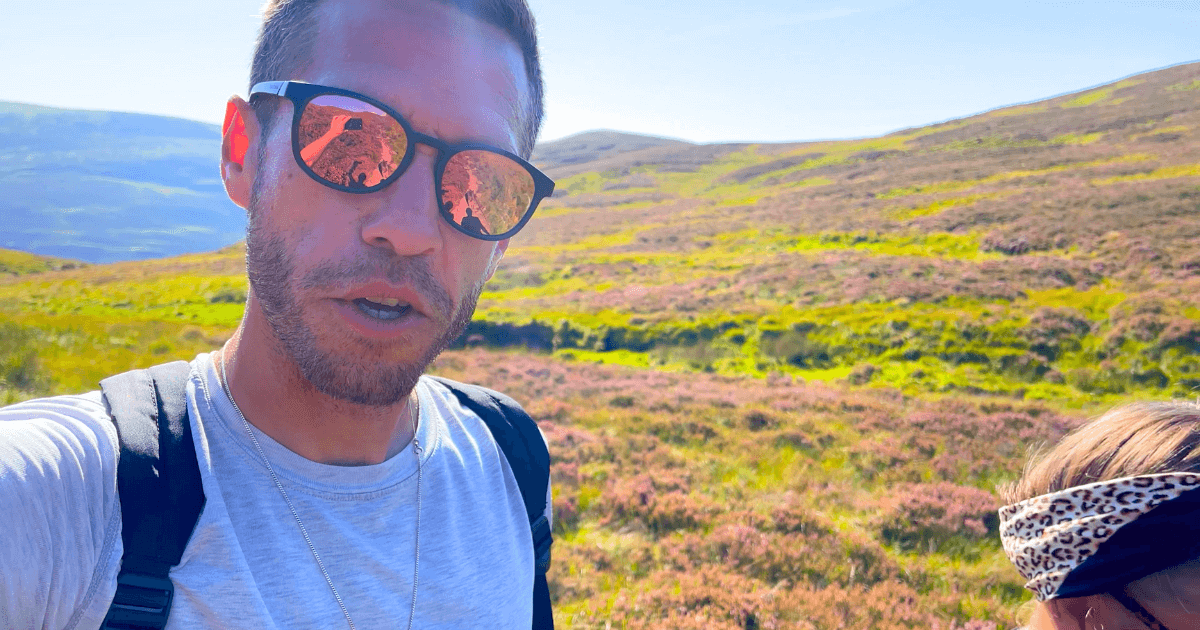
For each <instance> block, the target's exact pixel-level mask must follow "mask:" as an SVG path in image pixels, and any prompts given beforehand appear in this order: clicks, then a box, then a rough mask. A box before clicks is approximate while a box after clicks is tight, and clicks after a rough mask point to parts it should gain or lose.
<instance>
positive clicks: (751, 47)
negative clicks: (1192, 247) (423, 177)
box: [0, 0, 1200, 142]
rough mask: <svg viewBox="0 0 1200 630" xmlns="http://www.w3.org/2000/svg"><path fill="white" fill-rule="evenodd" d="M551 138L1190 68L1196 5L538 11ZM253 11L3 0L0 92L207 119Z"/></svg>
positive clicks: (224, 4) (139, 2) (915, 119)
mask: <svg viewBox="0 0 1200 630" xmlns="http://www.w3.org/2000/svg"><path fill="white" fill-rule="evenodd" d="M530 4H531V6H532V7H533V10H534V13H535V15H536V16H537V18H538V21H539V26H540V33H541V40H542V56H543V59H544V60H543V64H544V68H545V74H546V85H547V117H546V126H545V128H544V131H543V136H542V137H543V139H555V138H560V137H563V136H566V135H569V134H572V133H577V132H580V131H584V130H588V129H597V128H611V129H619V130H623V131H632V132H638V133H650V134H657V135H666V136H673V137H679V138H684V139H688V140H693V141H702V142H715V141H739V140H753V141H764V142H774V141H789V140H810V139H818V138H847V137H860V136H871V135H877V134H882V133H886V132H888V131H892V130H895V129H899V128H903V127H910V126H919V125H923V124H927V123H931V122H937V121H941V120H946V119H950V118H957V117H960V116H965V115H969V114H973V113H977V112H980V111H984V110H988V109H993V108H995V107H1000V106H1003V105H1008V104H1012V103H1018V102H1024V101H1030V100H1037V99H1040V98H1045V97H1049V96H1053V95H1056V94H1061V93H1064V92H1069V91H1074V90H1078V89H1082V88H1086V87H1089V86H1092V85H1097V84H1100V83H1105V82H1108V81H1111V80H1114V79H1118V78H1120V77H1123V76H1126V75H1129V74H1133V73H1137V72H1141V71H1145V70H1151V69H1155V68H1160V67H1163V66H1167V65H1173V64H1176V63H1182V62H1187V61H1193V60H1197V59H1200V35H1197V34H1198V33H1200V1H1165V0H1164V1H1153V0H1142V1H1139V0H1126V1H1123V2H1116V1H1113V2H1106V1H1104V0H1091V1H1075V2H1071V1H1057V2H1055V1H1041V2H1035V1H1023V0H1006V1H1003V2H974V1H970V2H967V1H944V2H926V1H916V0H912V1H908V0H864V1H861V2H855V1H849V2H823V1H814V2H805V1H800V0H792V1H779V0H747V1H744V2H741V3H732V2H729V1H728V0H721V1H717V0H691V1H669V2H666V1H659V2H645V1H642V0H639V1H626V0H612V1H597V0H587V1H585V0H530ZM260 6H261V3H260V2H258V1H257V0H253V1H248V0H204V1H203V2H200V1H197V0H191V1H185V2H169V1H163V0H155V1H154V2H150V1H148V0H125V1H123V2H121V3H65V2H47V1H46V0H5V17H4V19H3V20H0V58H2V59H4V60H5V62H4V65H3V72H0V78H2V80H0V100H11V101H22V102H32V103H39V104H46V105H54V106H59V107H73V108H85V109H111V110H121V111H137V112H148V113H155V114H166V115H172V116H180V117H184V118H192V119H197V120H204V121H208V122H219V121H220V117H221V115H222V113H223V111H224V108H223V103H224V100H225V98H226V97H228V95H229V94H231V93H233V92H242V93H244V92H245V89H246V86H245V81H246V74H247V68H248V65H249V59H250V53H251V49H252V44H253V39H254V35H255V32H256V29H257V22H258V12H259V8H260Z"/></svg>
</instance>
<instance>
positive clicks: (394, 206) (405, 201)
mask: <svg viewBox="0 0 1200 630" xmlns="http://www.w3.org/2000/svg"><path fill="white" fill-rule="evenodd" d="M421 148H422V147H419V146H418V149H417V155H416V156H415V157H414V158H413V161H412V163H411V164H409V165H408V169H407V170H405V172H404V173H403V174H402V175H400V178H399V179H397V180H396V181H394V182H392V184H391V185H390V186H387V187H386V188H384V189H383V190H380V191H378V192H375V193H372V194H370V195H366V196H367V197H376V196H377V197H378V200H377V202H376V205H375V207H374V208H372V213H371V214H370V215H369V216H368V217H367V218H366V219H365V220H364V222H363V224H362V239H363V241H364V242H365V243H366V244H367V245H370V246H372V247H379V248H384V249H387V250H389V253H392V254H394V255H397V256H421V255H423V254H429V253H433V252H435V251H437V250H438V249H440V248H441V246H442V232H441V229H440V226H439V225H438V221H440V219H439V218H438V205H437V204H438V202H439V201H440V199H439V195H438V194H437V191H436V190H435V186H434V181H433V165H434V159H435V158H434V157H433V156H432V155H430V153H434V152H432V151H429V152H427V151H422V150H421Z"/></svg>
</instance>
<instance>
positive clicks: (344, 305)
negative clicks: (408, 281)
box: [331, 282, 430, 341]
mask: <svg viewBox="0 0 1200 630" xmlns="http://www.w3.org/2000/svg"><path fill="white" fill-rule="evenodd" d="M372 297H375V298H380V297H382V298H393V299H396V300H399V301H400V302H402V303H404V304H407V305H408V306H409V311H408V312H407V313H405V314H404V315H402V316H400V317H399V318H397V319H394V320H390V321H383V320H378V319H375V318H373V317H368V316H367V315H366V314H365V313H363V312H362V311H360V310H358V307H357V306H355V305H354V300H357V299H359V298H372ZM331 301H332V302H333V304H334V306H335V308H336V310H337V311H338V313H339V314H340V315H341V316H342V318H343V319H344V320H345V321H346V323H347V324H349V325H350V328H351V329H353V330H354V331H355V332H356V333H358V334H359V335H361V336H363V337H366V338H368V339H375V340H379V341H385V340H391V339H395V338H397V337H403V336H407V335H411V334H414V333H415V332H417V330H416V329H417V328H419V327H421V326H423V325H427V324H429V323H430V319H429V317H428V316H427V315H426V312H427V307H426V305H425V301H424V299H422V297H421V295H420V294H419V293H417V292H416V291H415V290H413V289H410V288H407V287H396V286H393V285H390V284H387V283H385V282H373V283H370V284H364V285H358V286H355V287H354V288H352V289H350V290H349V291H347V292H346V293H344V294H343V295H341V296H337V297H334V298H333V299H332V300H331Z"/></svg>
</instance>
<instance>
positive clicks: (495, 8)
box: [250, 0, 545, 158]
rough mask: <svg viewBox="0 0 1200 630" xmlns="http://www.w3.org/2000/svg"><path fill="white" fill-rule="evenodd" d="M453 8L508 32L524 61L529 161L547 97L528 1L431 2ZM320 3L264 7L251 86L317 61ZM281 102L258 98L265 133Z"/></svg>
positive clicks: (278, 2)
mask: <svg viewBox="0 0 1200 630" xmlns="http://www.w3.org/2000/svg"><path fill="white" fill-rule="evenodd" d="M432 1H434V2H438V3H441V4H444V5H449V6H452V7H454V8H456V9H458V10H459V11H462V12H463V13H465V14H467V15H470V16H472V17H474V18H476V19H479V20H482V21H484V22H487V23H488V24H491V25H493V26H495V27H497V28H499V29H501V30H502V31H504V32H505V33H506V34H508V36H509V37H510V38H512V40H513V42H515V43H516V44H517V47H518V48H520V49H521V54H522V55H523V56H524V58H525V78H526V79H527V80H528V82H529V102H528V103H527V104H526V112H525V127H524V129H523V130H522V133H521V136H520V143H521V145H520V147H518V152H519V153H520V154H521V155H522V156H524V157H526V158H528V157H529V156H530V154H531V153H533V145H534V143H535V142H536V141H537V135H538V130H540V129H541V127H542V117H543V116H544V113H545V103H544V100H543V94H542V89H543V88H542V65H541V62H540V61H539V60H538V47H537V27H536V24H535V22H534V20H533V13H532V12H530V10H529V5H528V4H526V2H525V0H432ZM320 4H321V0H267V4H266V6H265V7H264V8H263V23H262V29H261V30H260V31H259V34H258V42H257V43H256V44H255V48H254V59H253V61H251V63H250V86H251V87H253V86H254V84H256V83H260V82H262V81H282V80H287V79H291V78H292V75H293V74H294V73H296V72H298V71H299V70H300V69H302V68H303V67H304V66H305V64H307V63H308V61H309V60H310V59H311V58H312V42H313V38H314V36H315V34H316V28H317V19H316V9H317V7H318V6H319V5H320ZM277 104H278V101H276V99H255V100H254V101H253V105H254V109H255V113H256V115H257V117H258V119H259V121H260V123H261V124H262V125H263V128H264V129H266V128H268V127H269V126H270V120H271V118H272V116H274V114H275V107H276V105H277Z"/></svg>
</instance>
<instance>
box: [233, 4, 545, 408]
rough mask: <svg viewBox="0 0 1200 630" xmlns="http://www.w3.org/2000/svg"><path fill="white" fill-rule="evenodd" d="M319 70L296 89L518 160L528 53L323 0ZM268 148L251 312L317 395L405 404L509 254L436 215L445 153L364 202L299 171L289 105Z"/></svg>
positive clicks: (465, 23)
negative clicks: (342, 95)
mask: <svg viewBox="0 0 1200 630" xmlns="http://www.w3.org/2000/svg"><path fill="white" fill-rule="evenodd" d="M317 18H318V23H319V27H318V36H317V37H316V39H315V43H314V46H313V55H312V57H313V58H312V61H311V63H310V64H309V65H308V67H306V68H304V69H302V70H301V71H299V72H298V73H297V76H291V77H272V78H274V79H278V80H285V79H298V80H303V81H308V82H310V83H317V84H321V85H328V86H333V87H340V88H345V89H349V90H353V91H356V92H359V93H361V94H365V95H368V96H371V97H374V98H376V99H378V100H381V101H383V102H384V103H387V104H388V105H390V106H391V107H393V108H394V109H395V110H396V111H398V112H399V113H400V114H401V115H403V116H404V117H406V118H407V119H408V120H409V122H410V123H412V125H413V127H414V128H415V129H416V130H417V131H420V132H424V133H427V134H429V135H432V136H435V137H438V138H440V139H442V140H445V141H448V142H464V141H477V142H484V143H487V144H491V145H494V146H499V147H503V148H506V149H508V150H510V151H513V152H516V150H517V147H518V137H519V132H520V129H521V127H520V125H521V112H522V111H523V109H522V104H523V103H525V102H526V100H527V97H528V93H527V89H528V88H527V85H526V82H525V78H524V76H525V74H524V62H523V59H522V56H521V52H520V50H519V49H518V48H517V46H516V45H515V44H514V43H512V41H511V40H510V39H509V38H508V37H507V36H506V35H505V34H504V33H503V32H502V31H500V30H499V29H496V28H494V27H492V26H490V25H488V24H486V23H483V22H481V21H478V20H476V19H474V18H472V17H469V16H467V15H464V14H462V13H459V12H458V11H457V10H456V9H453V8H451V7H446V6H443V5H440V4H436V3H433V2H427V1H426V0H413V1H412V2H397V1H395V0H327V1H326V2H325V3H324V4H323V5H322V6H321V7H320V8H319V9H318V10H317ZM280 102H281V106H280V108H279V111H278V113H277V114H276V117H275V119H274V122H273V124H272V125H271V127H270V130H269V132H268V134H267V135H266V136H264V137H263V138H262V140H261V141H262V142H263V143H264V147H263V148H264V152H263V153H262V156H263V157H262V161H261V162H260V163H259V165H258V171H257V173H256V177H255V180H254V187H253V195H252V199H251V202H250V204H249V210H250V222H249V228H248V234H247V267H248V270H249V275H250V283H251V286H252V288H253V291H252V293H253V295H254V298H255V299H256V300H257V301H258V302H259V304H260V306H261V308H262V312H263V313H264V315H265V318H266V320H267V322H268V324H269V325H270V328H271V329H272V331H273V332H274V334H275V336H276V337H277V338H278V339H279V340H280V342H281V345H282V346H283V349H284V350H285V351H286V352H287V354H288V355H290V358H291V359H292V360H294V361H295V363H296V364H297V366H298V367H299V369H300V372H301V374H303V376H304V377H305V379H307V380H308V381H309V382H310V383H311V384H312V385H313V386H314V387H315V388H316V389H317V390H319V391H321V392H322V393H324V394H327V395H330V396H333V397H335V398H338V399H342V400H346V401H348V402H353V403H357V404H364V405H390V404H394V403H396V402H398V401H399V400H400V399H401V398H402V397H403V396H404V395H405V394H406V393H407V392H408V391H409V390H410V389H411V387H412V385H413V384H415V382H416V379H417V378H418V377H419V376H420V374H421V373H422V372H423V371H424V369H425V367H426V366H427V365H428V363H429V362H430V361H432V360H433V358H434V357H435V356H436V355H437V354H438V353H439V352H440V351H441V350H442V349H444V348H445V346H446V344H448V343H449V342H451V341H452V340H453V339H454V338H455V337H457V336H458V334H459V333H461V332H462V329H463V328H464V327H465V326H466V324H467V322H468V321H469V320H470V318H471V314H472V313H473V312H474V309H475V302H476V300H477V298H478V297H479V293H480V291H481V290H482V287H483V283H484V282H485V281H486V280H487V279H488V278H489V277H490V276H491V274H492V272H493V271H494V270H495V265H496V264H497V263H498V262H499V260H500V256H501V255H502V254H503V252H504V249H505V248H506V247H507V245H508V243H507V241H501V242H499V243H495V242H489V241H482V240H477V239H473V238H471V237H469V236H466V235H464V234H462V233H460V232H458V231H457V230H455V229H453V228H452V227H450V226H449V225H448V224H447V223H446V222H445V221H444V220H443V219H441V218H440V217H439V216H438V208H437V203H438V199H437V197H438V196H437V194H436V193H437V192H438V191H436V190H435V189H434V177H433V167H434V163H435V160H436V153H435V152H434V150H433V149H431V148H430V147H426V146H424V145H418V146H417V149H416V151H417V154H416V158H415V159H414V161H413V162H412V164H411V165H410V166H409V167H408V170H407V171H405V172H404V174H403V175H402V176H401V177H400V178H399V179H398V180H396V181H395V182H393V183H392V184H391V185H390V186H388V187H387V188H385V189H383V190H381V191H377V192H373V193H368V194H362V195H359V194H353V193H345V192H339V191H336V190H333V189H331V188H328V187H326V186H323V185H321V184H319V183H317V182H316V181H314V180H313V179H312V178H310V177H309V176H308V175H306V174H305V173H304V172H303V171H302V170H300V167H299V166H298V165H297V164H296V162H295V159H294V158H293V156H292V149H291V144H290V143H291V137H290V134H291V116H292V110H291V106H290V104H288V103H287V102H286V101H283V100H282V99H281V101H280Z"/></svg>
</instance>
